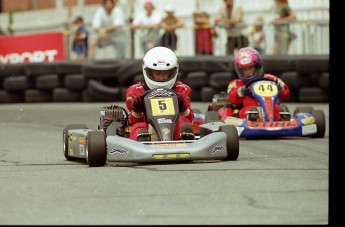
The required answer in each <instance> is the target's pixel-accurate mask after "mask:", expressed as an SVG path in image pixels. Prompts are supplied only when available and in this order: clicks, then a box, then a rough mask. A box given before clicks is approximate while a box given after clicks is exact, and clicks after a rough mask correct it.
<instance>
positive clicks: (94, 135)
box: [86, 131, 107, 167]
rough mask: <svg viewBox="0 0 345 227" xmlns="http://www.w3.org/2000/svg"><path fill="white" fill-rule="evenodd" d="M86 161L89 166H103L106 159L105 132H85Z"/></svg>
mask: <svg viewBox="0 0 345 227" xmlns="http://www.w3.org/2000/svg"><path fill="white" fill-rule="evenodd" d="M86 138H87V144H86V162H87V164H88V165H89V166H90V167H99V166H104V165H105V162H106V159H107V150H106V141H105V133H104V132H103V131H90V132H88V133H87V136H86Z"/></svg>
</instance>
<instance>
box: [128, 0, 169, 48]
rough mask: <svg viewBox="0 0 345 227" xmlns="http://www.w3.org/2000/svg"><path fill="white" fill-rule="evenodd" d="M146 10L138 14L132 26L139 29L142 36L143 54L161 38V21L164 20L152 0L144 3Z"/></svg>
mask: <svg viewBox="0 0 345 227" xmlns="http://www.w3.org/2000/svg"><path fill="white" fill-rule="evenodd" d="M144 8H145V12H143V13H140V14H138V15H137V16H136V17H135V18H134V20H133V23H132V26H131V28H132V29H136V30H137V32H138V33H137V34H139V37H140V46H141V48H142V51H143V55H144V54H145V53H146V52H147V51H148V50H150V49H151V48H153V47H154V46H155V45H156V43H157V42H158V39H159V23H160V22H161V20H162V17H161V16H160V14H159V13H158V12H156V11H154V9H155V7H154V5H153V3H152V2H151V1H146V2H145V4H144Z"/></svg>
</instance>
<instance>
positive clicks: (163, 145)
mask: <svg viewBox="0 0 345 227" xmlns="http://www.w3.org/2000/svg"><path fill="white" fill-rule="evenodd" d="M186 146H187V145H186V144H185V143H169V144H167V143H165V144H164V143H162V144H154V145H151V146H150V147H186Z"/></svg>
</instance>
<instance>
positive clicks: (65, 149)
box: [62, 124, 87, 161]
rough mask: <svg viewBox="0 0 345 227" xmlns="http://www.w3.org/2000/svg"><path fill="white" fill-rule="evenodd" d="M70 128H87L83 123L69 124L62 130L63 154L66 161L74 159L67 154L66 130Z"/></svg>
mask: <svg viewBox="0 0 345 227" xmlns="http://www.w3.org/2000/svg"><path fill="white" fill-rule="evenodd" d="M71 129H87V127H86V125H85V124H71V125H67V126H66V127H65V128H64V130H63V135H62V136H63V154H64V156H65V158H66V160H67V161H71V160H76V158H74V157H71V156H69V155H68V134H67V133H68V130H71Z"/></svg>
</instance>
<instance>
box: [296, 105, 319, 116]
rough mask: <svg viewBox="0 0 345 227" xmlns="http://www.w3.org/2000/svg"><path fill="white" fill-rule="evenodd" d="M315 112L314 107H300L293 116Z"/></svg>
mask: <svg viewBox="0 0 345 227" xmlns="http://www.w3.org/2000/svg"><path fill="white" fill-rule="evenodd" d="M313 110H314V108H313V107H312V106H298V107H296V109H295V111H294V112H293V115H294V116H295V115H296V113H311V112H312V111H313Z"/></svg>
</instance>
